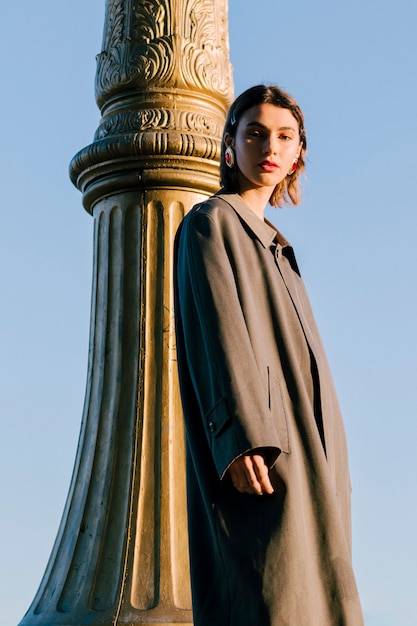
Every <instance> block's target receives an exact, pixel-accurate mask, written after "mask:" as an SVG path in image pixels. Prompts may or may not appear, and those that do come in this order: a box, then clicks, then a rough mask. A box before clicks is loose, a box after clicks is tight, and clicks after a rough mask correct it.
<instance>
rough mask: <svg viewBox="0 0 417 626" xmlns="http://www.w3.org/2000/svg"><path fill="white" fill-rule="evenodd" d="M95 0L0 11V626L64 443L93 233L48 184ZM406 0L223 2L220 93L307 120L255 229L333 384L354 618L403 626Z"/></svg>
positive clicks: (35, 572) (88, 78) (62, 186)
mask: <svg viewBox="0 0 417 626" xmlns="http://www.w3.org/2000/svg"><path fill="white" fill-rule="evenodd" d="M104 4H105V3H104V0H71V2H51V1H50V0H38V1H37V2H34V1H33V0H20V1H19V2H7V3H5V5H4V6H3V8H2V12H1V13H2V15H1V20H0V53H1V59H2V90H1V98H0V114H1V117H0V120H1V141H0V150H1V169H0V180H1V188H0V190H1V196H2V209H1V228H0V285H1V297H2V306H1V308H0V336H1V342H0V346H1V347H0V374H1V377H0V384H1V393H0V419H1V437H0V498H1V509H0V542H1V544H0V555H1V556H0V606H1V611H0V626H13V625H15V624H16V623H17V622H18V621H19V620H20V619H21V617H22V616H23V614H24V613H25V611H26V610H27V608H28V607H29V604H30V603H31V601H32V599H33V596H34V594H35V592H36V589H37V587H38V585H39V583H40V581H41V578H42V575H43V571H44V568H45V566H46V562H47V560H48V558H49V555H50V551H51V547H52V544H53V541H54V538H55V534H56V532H57V530H58V525H59V521H60V518H61V514H62V511H63V506H64V501H65V498H66V495H67V492H68V486H69V481H70V477H71V472H72V465H73V461H74V457H75V451H76V446H77V439H78V432H79V427H80V421H81V413H82V405H83V399H84V391H85V379H86V367H87V352H88V331H89V321H90V288H91V271H92V253H93V242H92V226H93V224H92V218H91V217H90V216H89V215H88V214H87V213H86V212H85V211H84V209H83V208H82V204H81V194H80V193H79V192H78V191H77V190H76V189H75V188H73V187H72V185H71V183H70V181H69V178H68V173H67V172H68V163H69V161H70V159H71V158H72V157H73V156H74V154H75V153H76V152H78V150H79V149H81V148H83V147H84V146H86V145H88V144H89V143H91V141H92V138H93V134H94V131H95V129H96V128H97V126H98V122H99V111H98V109H97V107H96V104H95V101H94V91H93V85H94V74H95V55H96V54H97V53H99V52H100V50H101V39H102V29H103V21H104ZM416 7H417V5H416V4H415V2H413V0H397V1H396V2H388V1H387V0H378V1H376V0H368V1H364V0H350V1H349V2H336V1H333V2H332V1H330V0H327V1H326V0H317V1H316V2H312V1H311V0H299V1H298V2H288V1H287V2H281V1H279V0H262V1H260V2H254V1H253V0H230V2H229V30H230V47H231V59H232V63H233V65H234V78H235V92H236V94H238V93H239V92H241V91H242V90H243V89H245V88H247V87H249V86H251V85H253V84H256V83H259V82H269V83H277V84H279V85H281V86H282V87H284V88H285V89H287V90H288V91H290V93H292V94H293V95H294V96H295V97H296V98H297V100H298V101H299V103H300V105H301V106H302V108H303V110H304V113H305V117H306V125H307V132H308V140H309V154H308V157H309V159H308V176H307V180H306V182H305V185H304V202H303V204H302V205H301V206H300V207H299V208H297V209H283V210H270V211H269V212H268V217H269V218H270V219H272V221H273V222H274V223H275V224H276V225H277V226H278V228H280V230H282V231H283V232H284V234H285V235H286V237H287V238H288V239H289V240H290V241H291V242H292V243H293V245H294V247H295V250H296V253H297V257H298V261H299V264H300V266H301V270H302V272H303V274H304V279H305V282H306V283H307V287H308V290H309V293H310V297H311V300H312V304H313V308H314V310H315V312H316V317H317V319H318V323H319V326H320V328H321V331H322V335H323V339H324V342H325V345H326V348H327V351H328V355H329V359H330V362H331V365H332V369H333V373H334V377H335V381H336V386H337V389H338V392H339V397H340V403H341V406H342V410H343V413H344V417H345V422H346V429H347V434H348V441H349V451H350V461H351V474H352V482H353V538H354V563H355V570H356V575H357V581H358V585H359V589H360V593H361V598H362V603H363V607H364V612H365V616H366V625H367V626H416V625H417V594H416V591H415V586H416V581H417V541H416V538H415V534H416V528H417V486H416V476H417V460H416V440H417V426H416V424H417V420H416V417H417V415H416V413H417V410H416V404H417V402H416V398H415V395H416V389H417V382H416V374H417V331H416V320H417V293H416V278H417V254H416V251H415V240H416V233H417V212H416V198H415V190H414V182H415V179H416V161H417V157H416V145H417V125H416V122H415V116H416V110H417V84H416V62H417V37H416V32H415V28H416V24H417V8H416Z"/></svg>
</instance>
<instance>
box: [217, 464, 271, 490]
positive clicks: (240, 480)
mask: <svg viewBox="0 0 417 626" xmlns="http://www.w3.org/2000/svg"><path fill="white" fill-rule="evenodd" d="M228 474H229V476H230V478H231V481H232V483H233V486H234V487H235V488H236V489H237V490H238V491H240V493H249V494H252V495H253V494H254V495H258V496H261V495H262V494H264V493H268V494H271V493H274V488H273V486H272V485H271V481H270V480H269V473H268V466H267V465H266V463H265V459H264V458H263V456H261V455H260V454H245V455H243V456H240V457H239V458H237V459H235V460H234V461H233V463H232V464H231V466H230V467H229V469H228Z"/></svg>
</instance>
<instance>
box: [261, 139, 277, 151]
mask: <svg viewBox="0 0 417 626" xmlns="http://www.w3.org/2000/svg"><path fill="white" fill-rule="evenodd" d="M277 146H278V140H277V139H276V137H274V136H272V135H271V136H269V137H266V138H265V142H264V152H265V154H275V152H276V151H277Z"/></svg>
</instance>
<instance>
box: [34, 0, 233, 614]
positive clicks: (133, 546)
mask: <svg viewBox="0 0 417 626" xmlns="http://www.w3.org/2000/svg"><path fill="white" fill-rule="evenodd" d="M231 85H232V81H231V69H230V63H229V60H228V40H227V9H226V1H225V0H170V1H169V0H142V1H139V0H136V1H135V2H133V1H132V0H108V2H107V5H106V20H105V29H104V41H103V52H102V53H101V54H100V55H99V56H98V69H97V81H96V96H97V102H98V104H99V106H100V107H101V111H102V119H101V122H100V126H99V128H98V130H97V132H96V135H95V138H94V142H93V143H92V144H91V145H90V146H87V148H84V149H83V150H81V151H80V152H79V153H78V155H76V156H75V157H74V159H73V161H72V163H71V177H72V180H73V181H74V183H75V184H76V185H77V186H78V187H79V188H80V189H81V190H82V192H83V202H84V206H85V207H86V209H87V210H88V211H89V212H90V213H92V215H93V217H94V224H95V228H94V271H93V289H92V311H91V332H90V348H89V364H88V379H87V389H86V398H85V406H84V414H83V418H82V425H81V433H80V440H79V446H78V450H77V455H76V461H75V466H74V472H73V477H72V481H71V486H70V490H69V493H68V498H67V502H66V506H65V510H64V514H63V518H62V522H61V526H60V529H59V531H58V535H57V539H56V542H55V545H54V548H53V551H52V554H51V557H50V560H49V563H48V566H47V569H46V572H45V575H44V578H43V580H42V582H41V585H40V588H39V591H38V593H37V595H36V597H35V599H34V601H33V604H32V606H31V607H30V609H29V611H28V613H27V614H26V616H25V617H24V618H23V620H22V622H21V626H35V625H45V626H46V625H48V626H52V625H56V626H58V625H59V626H82V625H87V624H88V625H97V626H98V625H102V626H116V625H117V624H125V625H129V626H139V625H141V624H149V623H151V624H154V625H158V624H183V625H185V624H191V623H192V612H191V599H190V587H189V574H188V541H187V528H186V495H185V443H184V430H183V422H182V414H181V406H180V398H179V390H178V381H177V370H176V362H175V334H174V325H173V301H172V298H173V295H172V258H173V241H174V236H175V232H176V230H177V228H178V225H179V223H180V221H181V219H182V217H183V215H184V213H185V212H186V211H188V210H189V208H190V207H191V206H192V205H193V204H195V203H196V202H198V201H200V200H201V199H203V198H204V197H206V196H207V195H209V194H210V193H212V192H213V191H215V190H216V189H217V188H218V159H219V154H220V133H221V128H222V124H223V120H224V115H225V111H226V108H227V104H228V102H229V100H230V97H231Z"/></svg>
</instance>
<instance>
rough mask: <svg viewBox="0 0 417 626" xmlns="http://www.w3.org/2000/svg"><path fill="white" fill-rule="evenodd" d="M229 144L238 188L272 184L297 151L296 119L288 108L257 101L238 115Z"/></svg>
mask: <svg viewBox="0 0 417 626" xmlns="http://www.w3.org/2000/svg"><path fill="white" fill-rule="evenodd" d="M226 144H227V145H230V144H232V146H233V148H234V151H235V155H236V163H237V165H238V167H239V172H238V180H239V191H240V192H243V191H247V190H249V189H255V188H261V187H265V188H270V190H271V193H272V191H273V190H274V188H275V186H276V185H277V184H278V183H280V182H281V181H282V180H283V179H284V178H285V177H286V175H287V174H288V172H289V170H290V169H291V166H292V164H293V162H294V159H295V158H296V157H297V156H298V155H299V154H300V150H301V147H302V146H301V143H300V134H299V128H298V122H297V120H296V119H295V117H294V116H293V114H292V113H291V111H289V110H288V109H282V108H281V107H278V106H275V105H274V104H258V105H256V106H254V107H252V108H250V109H248V110H247V111H245V113H244V114H243V115H242V117H241V118H240V120H239V122H238V126H237V130H236V136H235V138H234V140H233V139H232V138H231V137H226Z"/></svg>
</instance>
